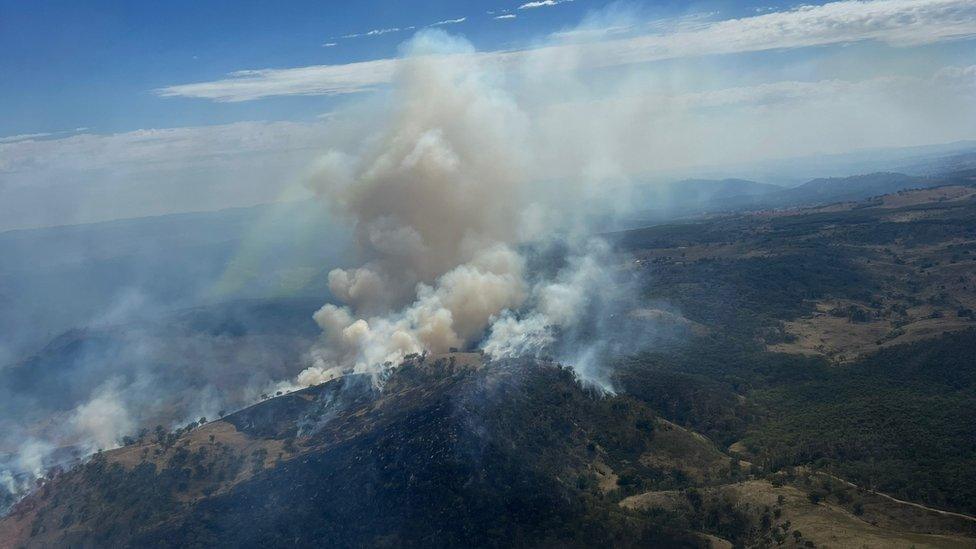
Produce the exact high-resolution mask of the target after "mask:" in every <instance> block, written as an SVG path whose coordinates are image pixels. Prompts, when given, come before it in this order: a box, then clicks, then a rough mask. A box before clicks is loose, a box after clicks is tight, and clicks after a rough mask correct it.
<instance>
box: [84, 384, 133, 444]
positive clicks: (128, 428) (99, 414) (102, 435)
mask: <svg viewBox="0 0 976 549" xmlns="http://www.w3.org/2000/svg"><path fill="white" fill-rule="evenodd" d="M118 385H119V384H118V383H117V382H114V381H110V382H108V383H106V384H105V385H103V386H102V387H101V388H99V390H98V392H97V393H96V394H95V395H94V397H93V398H92V399H91V400H89V401H88V402H86V403H84V404H82V405H81V406H78V408H76V409H75V411H74V413H73V414H72V416H71V420H70V425H71V428H72V430H73V431H74V433H75V434H76V436H78V437H79V438H80V439H81V440H83V441H85V442H87V443H89V444H94V445H95V446H96V448H98V449H103V450H108V449H111V448H116V447H118V446H119V442H120V441H121V440H122V437H123V436H125V435H127V434H129V433H131V432H132V431H133V430H134V427H135V424H134V422H133V420H132V418H131V417H130V415H129V412H128V410H127V409H126V407H125V405H124V404H123V402H122V395H120V394H119V387H118Z"/></svg>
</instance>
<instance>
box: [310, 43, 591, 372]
mask: <svg viewBox="0 0 976 549" xmlns="http://www.w3.org/2000/svg"><path fill="white" fill-rule="evenodd" d="M472 53H473V50H472V48H471V47H470V45H468V44H467V43H465V42H463V41H461V40H459V39H455V38H452V37H449V36H448V35H446V34H444V33H440V32H425V33H420V34H418V35H417V36H416V37H415V38H414V39H413V40H411V41H410V42H409V43H408V44H407V45H406V47H405V50H404V56H405V59H404V62H403V63H402V64H401V65H400V67H401V68H400V70H399V73H398V74H397V77H396V79H395V84H394V90H393V92H392V105H393V107H392V109H391V113H390V115H389V118H388V120H387V123H386V124H385V125H384V126H383V127H382V128H380V129H379V130H378V131H377V132H376V133H375V137H374V138H372V139H371V140H369V142H368V143H366V144H364V145H363V146H362V147H360V148H359V149H358V150H355V151H343V150H330V151H328V152H327V153H326V154H324V155H323V157H322V158H321V160H320V161H319V163H318V165H317V167H316V171H315V175H314V177H312V180H311V187H312V188H313V189H314V190H315V192H316V193H317V194H318V195H319V196H320V197H322V199H324V200H326V201H328V202H329V203H330V204H331V205H332V206H333V207H334V208H335V211H336V214H337V215H338V216H340V217H341V218H343V219H346V220H347V221H348V222H349V223H351V224H352V225H353V226H354V227H355V239H356V244H357V246H358V249H359V252H360V254H361V257H362V264H361V265H360V266H358V267H354V268H349V269H335V270H333V271H332V272H330V273H329V287H330V289H331V291H332V293H333V295H335V296H336V297H337V298H338V299H339V300H340V301H341V302H342V305H333V304H327V305H325V306H324V307H322V308H321V309H320V310H319V311H318V312H317V313H316V314H315V320H316V322H317V323H318V324H319V326H320V327H321V328H322V330H323V333H324V335H323V339H322V342H321V344H320V345H317V346H316V347H315V348H314V349H313V350H312V352H311V356H312V362H313V363H312V365H311V366H310V367H309V368H307V369H306V370H305V371H303V372H302V373H301V374H300V375H299V376H298V379H297V381H298V383H299V384H300V385H308V384H314V383H320V382H323V381H326V380H328V379H331V378H334V377H337V376H339V375H342V374H344V373H348V372H357V373H370V374H373V375H374V376H379V375H380V374H381V373H382V372H383V371H384V370H385V369H386V368H388V367H389V366H391V365H396V364H398V363H399V362H400V361H401V360H402V359H403V357H404V356H406V355H408V354H411V353H420V352H424V351H429V352H434V353H439V352H446V351H447V350H448V349H450V348H452V347H457V348H466V347H471V346H472V345H475V344H477V343H478V342H483V345H482V347H483V349H484V350H485V351H486V353H487V354H489V355H491V356H493V357H508V356H514V355H516V354H526V353H538V352H540V351H541V350H542V349H544V348H545V347H547V346H548V345H550V344H552V343H553V342H554V341H555V339H556V334H557V333H565V332H566V330H567V329H570V328H572V326H573V325H574V324H575V323H576V322H577V320H578V318H577V317H578V315H579V313H580V312H581V311H584V310H585V309H586V303H587V301H588V300H589V299H590V298H591V296H592V294H593V293H594V292H598V291H602V289H603V288H601V284H604V283H606V277H605V276H604V275H603V274H601V267H600V261H599V260H598V259H596V255H594V254H595V253H598V254H603V255H604V256H605V255H606V249H605V247H602V246H600V245H599V244H595V243H592V242H589V241H587V240H586V239H581V238H575V237H574V238H571V239H570V240H568V241H571V242H574V243H579V244H578V245H574V246H572V247H571V251H570V256H571V257H570V259H569V260H568V261H567V262H566V264H565V265H564V267H563V268H562V269H561V270H559V271H558V272H557V273H555V274H554V276H553V277H552V278H551V280H538V279H536V278H537V277H534V276H532V273H529V272H528V271H527V268H526V257H525V256H524V253H522V252H520V249H524V248H525V246H522V245H520V244H521V243H524V242H526V241H530V240H538V239H539V238H540V237H543V236H545V237H546V238H553V235H554V234H556V233H557V232H558V233H560V234H568V233H576V232H578V231H573V230H572V229H573V223H577V221H576V214H577V212H574V211H572V210H566V209H565V205H566V204H574V203H577V202H578V201H579V200H578V199H579V196H580V192H581V189H582V187H581V186H578V185H573V184H569V183H566V184H565V185H562V186H560V187H559V188H558V189H557V190H558V193H552V192H551V191H552V190H553V189H552V187H551V185H550V186H549V187H546V186H545V185H543V184H539V183H538V181H540V180H542V179H543V178H544V177H545V176H546V172H545V170H544V169H540V168H541V166H540V163H539V159H540V158H551V157H553V152H552V150H551V147H552V145H551V144H549V143H548V142H546V141H545V140H543V139H540V136H544V135H547V134H551V132H552V130H553V129H552V128H548V127H547V128H540V127H537V124H538V122H537V119H536V118H534V117H533V116H531V115H530V114H529V113H528V112H527V111H526V110H525V109H523V108H521V106H520V102H519V100H518V98H517V97H518V96H517V94H516V93H513V92H512V91H511V90H510V86H511V84H510V83H508V82H506V75H508V74H509V72H508V71H507V72H502V71H500V70H499V69H498V67H492V66H487V65H485V64H483V63H482V61H481V60H479V58H478V56H476V55H471V54H472ZM594 160H595V162H597V163H604V164H605V159H604V158H600V159H594ZM574 162H579V159H578V158H575V159H574ZM553 196H558V201H557V200H553V199H552V198H551V197H553ZM557 213H558V214H559V215H558V216H557V215H555V214H557ZM554 219H560V222H559V223H555V222H553V220H554ZM567 221H569V222H568V223H567ZM576 228H577V229H578V227H576Z"/></svg>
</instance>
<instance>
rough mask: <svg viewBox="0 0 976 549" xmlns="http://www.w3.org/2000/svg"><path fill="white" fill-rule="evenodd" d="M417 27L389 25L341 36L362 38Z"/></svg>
mask: <svg viewBox="0 0 976 549" xmlns="http://www.w3.org/2000/svg"><path fill="white" fill-rule="evenodd" d="M415 28H417V27H413V26H411V27H403V28H401V27H388V28H385V29H373V30H369V31H366V32H357V33H355V34H344V35H342V36H341V38H361V37H364V36H382V35H384V34H390V33H391V32H400V31H408V30H413V29H415Z"/></svg>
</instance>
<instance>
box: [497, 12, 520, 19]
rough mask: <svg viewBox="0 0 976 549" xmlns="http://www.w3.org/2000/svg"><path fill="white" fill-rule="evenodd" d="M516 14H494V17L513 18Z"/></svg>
mask: <svg viewBox="0 0 976 549" xmlns="http://www.w3.org/2000/svg"><path fill="white" fill-rule="evenodd" d="M516 17H517V16H516V15H515V14H512V13H506V14H505V15H496V16H495V19H515V18H516Z"/></svg>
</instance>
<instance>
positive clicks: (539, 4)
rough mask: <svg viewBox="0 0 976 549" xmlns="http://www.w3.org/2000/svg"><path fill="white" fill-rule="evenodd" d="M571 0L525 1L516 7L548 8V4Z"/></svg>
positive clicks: (525, 8) (570, 0)
mask: <svg viewBox="0 0 976 549" xmlns="http://www.w3.org/2000/svg"><path fill="white" fill-rule="evenodd" d="M572 1H573V0H536V1H534V2H526V3H524V4H522V5H521V6H519V7H518V9H520V10H530V9H533V8H548V7H550V6H556V5H559V4H565V3H566V2H572Z"/></svg>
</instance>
